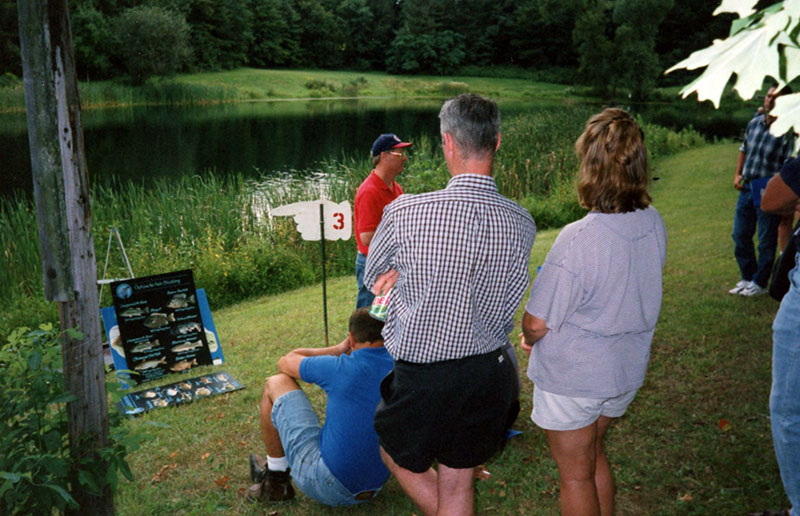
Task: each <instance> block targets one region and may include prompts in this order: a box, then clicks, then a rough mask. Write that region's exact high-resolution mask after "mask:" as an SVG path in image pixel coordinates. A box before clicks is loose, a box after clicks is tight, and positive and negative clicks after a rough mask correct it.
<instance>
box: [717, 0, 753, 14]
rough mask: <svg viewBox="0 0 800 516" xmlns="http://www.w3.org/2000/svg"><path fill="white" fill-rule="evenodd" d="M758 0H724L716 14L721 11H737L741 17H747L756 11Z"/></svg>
mask: <svg viewBox="0 0 800 516" xmlns="http://www.w3.org/2000/svg"><path fill="white" fill-rule="evenodd" d="M757 3H758V0H722V3H721V4H719V7H717V9H716V10H715V11H714V16H716V15H718V14H720V13H737V14H738V15H739V18H746V17H748V16H750V15H751V14H753V13H754V12H756V10H755V9H753V7H755V5H756V4H757Z"/></svg>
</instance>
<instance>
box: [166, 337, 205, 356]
mask: <svg viewBox="0 0 800 516" xmlns="http://www.w3.org/2000/svg"><path fill="white" fill-rule="evenodd" d="M202 345H203V341H202V340H196V341H194V342H184V343H183V344H178V345H177V346H173V347H172V352H173V353H180V352H181V351H189V350H192V349H196V348H199V347H201V346H202Z"/></svg>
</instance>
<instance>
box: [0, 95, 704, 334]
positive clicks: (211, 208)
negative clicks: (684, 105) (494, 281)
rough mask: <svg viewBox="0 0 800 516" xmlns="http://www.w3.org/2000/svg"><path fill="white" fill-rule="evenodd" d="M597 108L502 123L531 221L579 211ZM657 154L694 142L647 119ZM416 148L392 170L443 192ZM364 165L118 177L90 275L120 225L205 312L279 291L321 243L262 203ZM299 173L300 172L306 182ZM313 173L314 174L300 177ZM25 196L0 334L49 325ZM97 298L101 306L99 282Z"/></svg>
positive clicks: (336, 249) (102, 191)
mask: <svg viewBox="0 0 800 516" xmlns="http://www.w3.org/2000/svg"><path fill="white" fill-rule="evenodd" d="M594 109H595V108H593V107H589V106H574V107H573V108H572V109H569V110H565V109H564V108H563V107H562V106H557V105H554V106H553V107H551V108H548V109H543V110H540V111H537V112H536V113H535V114H520V115H516V116H512V117H509V118H508V119H507V120H504V122H503V145H502V146H501V149H500V152H499V154H498V156H497V163H496V168H495V177H496V179H497V184H498V187H499V189H500V191H501V193H503V195H506V196H507V197H510V198H512V199H516V200H518V201H520V203H521V204H523V205H524V206H525V207H526V208H528V210H529V211H530V212H531V213H532V214H533V216H534V218H535V219H536V220H537V222H538V224H539V226H540V227H542V228H545V227H558V226H561V225H563V224H565V223H567V222H569V221H572V220H575V219H576V218H578V217H580V216H581V215H582V213H583V210H582V209H581V208H580V207H579V206H578V203H577V200H576V197H575V195H574V193H573V186H572V182H573V177H574V174H575V170H576V165H577V163H576V159H575V156H574V154H573V151H572V146H573V143H574V140H575V138H576V137H577V135H578V134H580V132H581V129H582V128H583V124H584V123H585V121H586V119H587V118H588V117H589V115H590V114H591V113H592V112H593V111H594ZM645 132H646V133H647V141H648V149H649V151H650V153H651V155H652V156H653V157H654V158H658V157H661V156H664V155H668V154H670V153H674V152H677V151H679V150H682V149H685V148H689V147H692V146H695V145H697V144H700V143H702V142H703V139H702V138H701V137H700V136H699V135H697V133H694V132H692V131H689V130H684V131H682V132H680V133H676V132H674V131H668V130H666V129H663V128H660V127H657V126H652V125H645ZM412 141H414V142H415V145H414V147H413V151H412V152H413V154H412V155H411V158H410V159H409V161H408V163H407V166H406V170H405V172H404V173H403V175H402V176H401V178H400V182H401V183H402V184H403V187H404V189H405V190H406V192H409V193H419V192H425V191H431V190H435V189H439V188H442V187H444V186H445V185H446V183H447V180H448V179H449V175H448V173H447V170H446V167H445V163H444V160H443V158H442V156H441V151H440V149H439V146H438V143H437V142H433V141H431V140H430V139H429V138H426V137H422V136H417V137H413V135H412ZM370 169H371V164H370V163H369V162H368V160H367V159H365V158H364V157H354V156H350V157H348V156H344V157H342V158H340V159H336V160H330V161H328V162H325V163H323V164H322V165H321V166H320V168H319V169H317V170H309V171H301V172H300V173H296V174H295V175H294V176H293V177H292V178H281V179H275V178H272V179H264V180H262V181H252V180H245V179H243V178H242V177H236V176H234V177H229V176H225V177H223V176H218V175H215V174H204V175H203V176H202V177H200V176H194V177H182V178H180V179H174V180H173V179H171V180H169V181H167V180H160V181H158V182H156V183H155V184H149V185H147V186H143V185H141V184H138V183H136V184H135V183H133V182H128V181H122V180H121V181H120V182H119V183H118V184H112V185H110V186H107V187H100V186H98V187H94V188H93V191H92V208H93V232H94V241H95V250H96V251H95V256H97V260H98V277H102V272H103V261H104V259H105V256H106V249H107V245H108V236H109V228H110V227H117V228H119V230H120V233H121V235H122V238H123V239H124V242H125V246H126V250H127V254H128V256H129V257H130V260H131V265H132V267H133V270H134V272H135V273H136V274H137V275H147V274H157V273H162V272H168V271H171V270H179V269H185V268H191V269H193V270H194V274H195V281H196V284H197V285H198V286H201V287H203V288H205V289H206V292H208V296H209V299H210V302H211V304H212V308H215V309H216V308H220V307H223V306H226V305H229V304H231V303H235V302H239V301H242V300H244V299H247V298H251V297H254V296H259V295H264V294H270V293H277V292H283V291H286V290H290V289H292V288H296V287H298V286H301V285H308V284H311V283H313V282H316V281H319V279H320V270H321V268H320V266H319V260H320V255H319V244H318V243H317V242H306V241H303V240H301V239H300V237H299V235H298V233H297V232H296V230H295V227H294V223H293V221H292V220H291V219H288V218H283V217H277V218H275V219H270V218H269V217H268V216H267V213H268V209H269V207H276V206H280V205H282V204H287V203H290V202H295V201H301V200H312V199H317V198H319V195H320V191H319V185H320V184H324V185H325V188H324V189H325V192H326V196H327V198H329V199H332V200H334V201H336V202H341V201H344V200H348V201H350V202H352V199H353V198H354V197H355V190H356V188H357V187H358V185H359V184H360V183H361V181H362V180H363V179H364V177H365V176H366V174H367V173H368V171H369V170H370ZM304 177H305V179H304ZM309 177H313V181H309V180H308V178H309ZM36 231H37V230H36V219H35V212H34V209H33V206H32V203H31V202H30V201H28V200H24V199H21V198H19V199H16V200H11V201H8V200H5V199H0V250H2V251H3V253H4V256H5V260H6V263H7V266H6V267H3V268H0V290H2V291H3V292H4V293H5V295H4V296H3V297H2V298H0V335H7V334H8V333H9V332H10V330H11V329H13V328H15V327H18V326H23V325H25V326H31V327H33V326H36V325H37V324H38V323H40V322H43V321H55V320H56V313H55V306H54V304H52V303H47V302H46V301H44V300H43V299H42V295H41V292H42V275H41V264H40V259H39V242H38V237H37V232H36ZM354 260H355V245H354V244H353V242H352V241H346V242H343V241H336V242H330V243H329V245H327V246H326V270H327V273H328V274H329V275H330V276H334V277H335V276H341V275H349V274H351V273H352V270H353V262H354ZM126 275H127V271H126V270H125V268H124V267H123V262H122V258H121V253H120V252H119V249H118V248H117V246H116V243H115V244H114V245H113V246H112V255H111V260H110V261H109V270H108V271H107V274H106V277H109V278H115V277H125V276H126ZM105 295H106V297H105V298H104V299H103V300H102V304H103V306H107V305H110V299H109V298H108V297H107V296H108V289H106V290H105Z"/></svg>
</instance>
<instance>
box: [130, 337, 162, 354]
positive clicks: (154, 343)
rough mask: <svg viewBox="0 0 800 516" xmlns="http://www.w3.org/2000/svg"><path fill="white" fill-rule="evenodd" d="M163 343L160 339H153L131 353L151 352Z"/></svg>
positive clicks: (136, 347) (133, 349)
mask: <svg viewBox="0 0 800 516" xmlns="http://www.w3.org/2000/svg"><path fill="white" fill-rule="evenodd" d="M160 345H161V342H160V341H159V340H158V339H153V340H150V341H147V342H142V343H141V344H137V345H135V346H134V347H133V348H132V349H131V353H143V352H145V351H150V350H151V349H153V348H155V347H156V346H160Z"/></svg>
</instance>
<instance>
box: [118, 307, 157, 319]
mask: <svg viewBox="0 0 800 516" xmlns="http://www.w3.org/2000/svg"><path fill="white" fill-rule="evenodd" d="M148 313H150V310H148V309H147V308H146V307H141V308H136V307H133V308H128V309H127V310H125V311H124V312H121V313H120V314H119V315H120V316H122V317H125V318H128V317H139V316H140V315H147V314H148Z"/></svg>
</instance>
